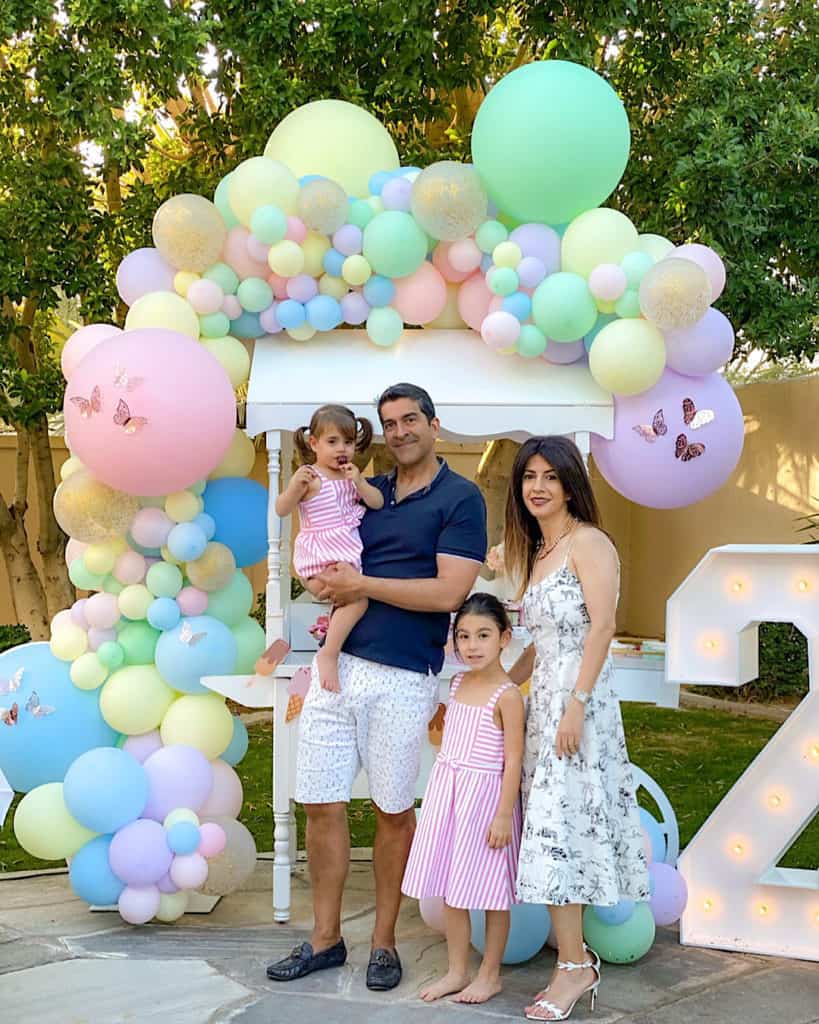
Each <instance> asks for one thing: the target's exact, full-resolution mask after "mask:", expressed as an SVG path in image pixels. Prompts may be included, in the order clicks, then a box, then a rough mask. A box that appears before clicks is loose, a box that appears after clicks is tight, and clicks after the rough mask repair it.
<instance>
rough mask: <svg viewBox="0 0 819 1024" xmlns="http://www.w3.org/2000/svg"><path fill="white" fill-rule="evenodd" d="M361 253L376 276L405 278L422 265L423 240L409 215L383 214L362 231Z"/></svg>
mask: <svg viewBox="0 0 819 1024" xmlns="http://www.w3.org/2000/svg"><path fill="white" fill-rule="evenodd" d="M362 251H363V253H364V258H365V259H366V260H367V261H368V262H369V264H370V266H371V267H372V268H373V270H374V271H375V272H376V274H383V275H384V277H407V275H408V274H412V273H414V271H416V270H417V269H418V268H419V267H420V266H421V264H422V263H423V262H424V259H425V257H426V254H427V236H426V235H425V234H424V232H423V231H422V230H421V228H420V227H419V226H418V224H416V222H415V219H414V218H413V217H411V216H410V214H408V213H404V212H403V211H402V210H385V211H384V212H383V213H379V214H376V216H375V217H373V219H372V220H371V221H370V223H369V224H368V225H367V226H366V227H365V228H364V242H363V250H362Z"/></svg>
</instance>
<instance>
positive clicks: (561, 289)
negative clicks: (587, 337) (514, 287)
mask: <svg viewBox="0 0 819 1024" xmlns="http://www.w3.org/2000/svg"><path fill="white" fill-rule="evenodd" d="M532 318H533V319H534V321H535V323H536V324H537V325H538V327H539V328H540V329H541V331H543V333H544V334H545V335H546V336H547V337H549V338H554V340H555V341H576V340H577V339H578V338H582V337H583V335H584V334H585V333H586V332H587V331H590V330H591V329H592V327H594V325H595V323H596V321H597V306H596V305H595V302H594V298H593V297H592V293H591V292H590V291H589V286H588V285H587V284H586V282H585V281H584V279H583V278H582V277H580V275H579V274H569V273H564V272H561V273H559V274H550V275H549V277H547V278H546V279H545V280H544V281H541V282H540V284H539V285H538V286H537V288H536V289H535V293H534V295H533V296H532Z"/></svg>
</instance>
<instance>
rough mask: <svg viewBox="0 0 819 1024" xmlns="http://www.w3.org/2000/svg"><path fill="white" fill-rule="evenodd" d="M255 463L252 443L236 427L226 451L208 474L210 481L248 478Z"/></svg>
mask: <svg viewBox="0 0 819 1024" xmlns="http://www.w3.org/2000/svg"><path fill="white" fill-rule="evenodd" d="M255 461H256V448H255V446H254V444H253V441H251V439H250V438H249V437H248V436H247V434H246V433H245V432H244V430H242V429H241V428H240V427H237V428H236V429H235V430H234V432H233V436H232V437H231V439H230V444H229V445H228V448H227V451H226V452H225V454H224V455H223V456H222V458H221V460H220V462H219V463H218V465H216V466H215V467H214V468H213V469H212V470H211V471H210V474H209V478H210V479H211V480H215V479H217V478H218V477H223V476H248V475H249V474H250V472H251V471H252V469H253V464H254V463H255Z"/></svg>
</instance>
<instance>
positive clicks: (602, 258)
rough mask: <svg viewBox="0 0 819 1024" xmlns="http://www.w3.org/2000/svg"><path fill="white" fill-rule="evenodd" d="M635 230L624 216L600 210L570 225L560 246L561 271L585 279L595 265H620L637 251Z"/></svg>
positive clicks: (637, 236) (588, 213) (615, 212)
mask: <svg viewBox="0 0 819 1024" xmlns="http://www.w3.org/2000/svg"><path fill="white" fill-rule="evenodd" d="M638 244H639V235H638V234H637V228H635V226H634V225H633V224H632V223H631V221H630V220H629V219H628V217H626V215H625V214H623V213H620V212H618V211H617V210H609V209H608V208H607V207H601V208H600V209H597V210H587V211H586V212H585V213H581V214H580V216H579V217H575V219H574V220H573V221H572V222H571V224H569V226H568V227H567V228H566V232H565V234H564V235H563V241H562V243H561V246H560V269H561V270H568V271H571V272H572V273H575V274H580V276H581V277H588V276H589V274H590V273H591V272H592V270H594V268H595V267H596V266H597V265H598V263H619V262H620V260H621V259H622V258H623V257H624V256H625V255H626V253H628V252H632V251H633V250H634V249H636V248H637V247H638Z"/></svg>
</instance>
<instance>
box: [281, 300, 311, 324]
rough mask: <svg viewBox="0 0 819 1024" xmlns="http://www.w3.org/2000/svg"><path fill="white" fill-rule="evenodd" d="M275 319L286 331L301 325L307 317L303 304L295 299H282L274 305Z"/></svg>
mask: <svg viewBox="0 0 819 1024" xmlns="http://www.w3.org/2000/svg"><path fill="white" fill-rule="evenodd" d="M276 319H277V320H278V321H279V323H280V324H281V325H282V327H284V329H285V330H286V331H292V330H293V329H294V328H296V327H301V325H302V324H303V323H304V321H305V320H306V319H307V311H306V310H305V308H304V304H303V303H301V302H296V300H295V299H284V301H282V302H280V303H279V304H278V306H276Z"/></svg>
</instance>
